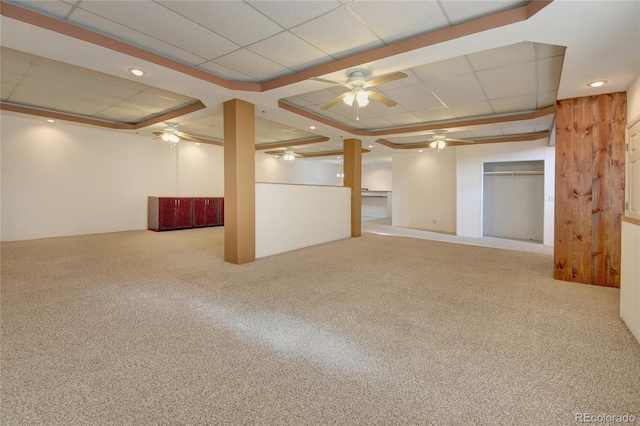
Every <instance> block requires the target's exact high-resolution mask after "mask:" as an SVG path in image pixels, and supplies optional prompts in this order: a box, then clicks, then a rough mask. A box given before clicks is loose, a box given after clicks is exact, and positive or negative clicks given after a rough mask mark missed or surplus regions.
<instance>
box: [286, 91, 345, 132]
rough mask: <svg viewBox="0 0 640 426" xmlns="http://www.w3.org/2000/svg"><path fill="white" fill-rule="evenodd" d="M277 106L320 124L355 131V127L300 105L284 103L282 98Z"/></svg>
mask: <svg viewBox="0 0 640 426" xmlns="http://www.w3.org/2000/svg"><path fill="white" fill-rule="evenodd" d="M278 108H282V109H284V110H286V111H289V112H292V113H294V114H297V115H301V116H303V117H307V118H310V119H311V120H314V121H317V122H318V123H322V124H326V125H327V126H331V127H333V128H335V129H339V130H344V131H345V132H349V133H355V131H356V129H352V128H351V127H349V126H345V125H343V124H340V123H336V122H335V121H333V120H329V119H328V118H326V117H324V116H322V115H319V114H315V113H313V112H311V111H307V110H305V109H302V108H300V107H297V106H295V105H291V104H288V103H286V102H285V101H283V100H282V99H280V100H278Z"/></svg>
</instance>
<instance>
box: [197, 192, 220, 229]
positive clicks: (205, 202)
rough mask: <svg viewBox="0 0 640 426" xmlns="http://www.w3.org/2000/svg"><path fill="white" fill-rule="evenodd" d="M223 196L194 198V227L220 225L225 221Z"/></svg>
mask: <svg viewBox="0 0 640 426" xmlns="http://www.w3.org/2000/svg"><path fill="white" fill-rule="evenodd" d="M221 209H224V207H223V206H222V198H194V199H193V227H194V228H197V227H202V226H219V225H222V224H223V223H224V222H223V220H222V214H224V210H221Z"/></svg>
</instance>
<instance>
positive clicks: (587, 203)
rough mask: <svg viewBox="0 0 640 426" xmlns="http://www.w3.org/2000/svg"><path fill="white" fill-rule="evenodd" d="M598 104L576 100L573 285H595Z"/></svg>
mask: <svg viewBox="0 0 640 426" xmlns="http://www.w3.org/2000/svg"><path fill="white" fill-rule="evenodd" d="M594 103H596V104H597V98H594V97H583V98H578V99H577V100H576V113H577V131H576V133H575V137H576V139H575V143H574V146H573V153H574V164H573V179H572V183H571V186H572V187H573V197H574V204H573V221H574V227H573V236H572V238H573V252H572V257H573V268H572V272H571V281H574V282H579V283H590V282H591V234H592V229H591V203H592V171H591V167H592V160H591V156H592V149H593V148H592V146H593V126H594V120H593V118H594V117H593V116H594V108H593V105H594Z"/></svg>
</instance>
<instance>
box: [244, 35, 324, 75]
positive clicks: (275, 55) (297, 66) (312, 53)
mask: <svg viewBox="0 0 640 426" xmlns="http://www.w3.org/2000/svg"><path fill="white" fill-rule="evenodd" d="M248 49H249V50H251V51H252V52H255V53H257V54H259V55H262V56H263V57H265V58H269V59H271V60H272V61H274V62H277V63H279V64H280V65H283V66H285V67H287V68H289V69H292V70H294V71H302V70H304V69H307V68H311V67H312V66H315V65H320V64H322V63H324V62H325V61H326V60H327V56H326V55H325V53H323V52H321V51H320V50H318V49H316V48H315V47H313V46H311V45H310V44H309V43H307V42H306V41H303V40H301V39H300V38H298V37H296V36H294V35H293V34H291V33H289V32H282V33H280V34H276V35H275V36H273V37H270V38H268V39H266V40H262V41H259V42H258V43H255V44H253V45H251V46H249V47H248ZM292 52H295V54H292Z"/></svg>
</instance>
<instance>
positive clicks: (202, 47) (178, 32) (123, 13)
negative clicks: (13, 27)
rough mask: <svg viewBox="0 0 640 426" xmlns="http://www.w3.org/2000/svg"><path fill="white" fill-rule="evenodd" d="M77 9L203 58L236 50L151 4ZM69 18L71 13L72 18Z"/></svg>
mask: <svg viewBox="0 0 640 426" xmlns="http://www.w3.org/2000/svg"><path fill="white" fill-rule="evenodd" d="M184 3H185V4H187V3H189V4H192V3H201V2H184ZM202 3H203V4H211V3H208V2H207V3H205V2H202ZM220 3H226V2H220ZM80 7H81V8H82V9H84V10H87V11H89V12H92V13H95V14H96V15H99V16H102V17H104V18H106V19H110V20H113V21H116V22H119V23H121V24H123V25H125V26H127V27H129V28H132V29H135V30H137V31H140V32H142V33H144V34H147V35H149V36H151V37H154V38H157V39H158V40H162V41H164V42H166V43H169V44H172V45H174V46H176V47H179V48H181V49H183V50H186V51H188V52H191V53H193V54H195V55H198V56H201V57H203V58H207V59H212V58H217V57H219V56H221V55H223V54H225V53H228V52H231V51H233V50H235V49H237V48H238V47H239V46H238V45H237V44H235V43H233V42H231V41H229V40H228V39H226V38H224V37H222V36H220V35H219V34H216V33H214V32H213V31H210V30H208V29H206V28H204V27H202V26H201V25H198V24H196V23H194V22H193V21H191V20H189V19H187V18H185V17H183V16H181V15H179V14H177V13H175V12H173V11H171V10H169V9H167V8H165V7H163V6H161V5H160V4H158V3H155V2H148V1H131V2H127V7H122V5H121V3H120V2H117V1H115V2H111V1H89V2H82V3H81V5H80ZM73 15H75V12H74V14H72V18H73ZM141 17H144V19H141Z"/></svg>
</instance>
